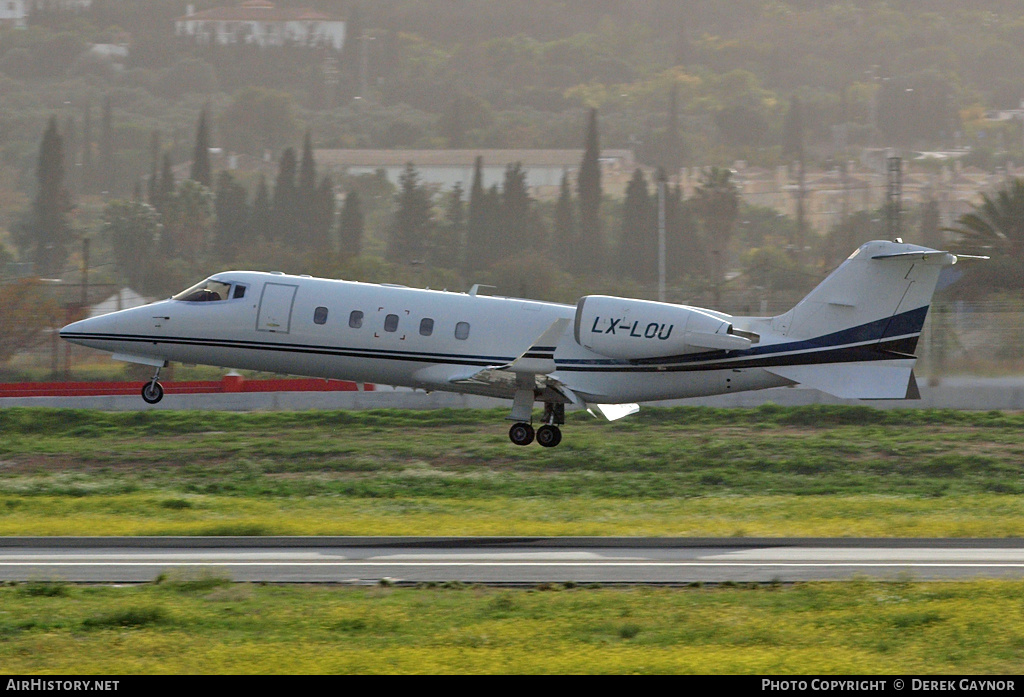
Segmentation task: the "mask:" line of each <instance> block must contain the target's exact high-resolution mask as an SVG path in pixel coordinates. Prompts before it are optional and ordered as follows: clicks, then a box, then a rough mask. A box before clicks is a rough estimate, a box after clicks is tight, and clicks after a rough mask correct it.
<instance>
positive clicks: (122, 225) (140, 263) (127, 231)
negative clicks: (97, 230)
mask: <svg viewBox="0 0 1024 697" xmlns="http://www.w3.org/2000/svg"><path fill="white" fill-rule="evenodd" d="M103 232H104V234H105V235H106V236H107V238H108V239H109V241H110V247H111V249H112V250H113V252H114V263H115V265H116V266H117V269H118V271H119V272H120V274H121V277H122V278H123V279H124V280H125V282H127V284H128V286H129V287H130V288H134V289H135V290H137V291H141V292H150V291H151V290H153V288H152V284H151V282H150V280H151V279H152V275H151V274H150V268H149V263H148V260H149V259H151V258H152V256H153V251H154V247H155V245H156V240H157V237H158V236H159V234H160V214H159V213H158V212H157V211H156V209H155V208H153V207H152V206H150V205H149V204H147V203H143V202H142V201H125V200H121V199H115V200H113V201H110V202H109V203H108V204H107V205H106V206H105V207H104V208H103Z"/></svg>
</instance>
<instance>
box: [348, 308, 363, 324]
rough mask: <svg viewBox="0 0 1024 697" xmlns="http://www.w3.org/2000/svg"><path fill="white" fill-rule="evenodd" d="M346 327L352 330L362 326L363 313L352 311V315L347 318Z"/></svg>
mask: <svg viewBox="0 0 1024 697" xmlns="http://www.w3.org/2000/svg"><path fill="white" fill-rule="evenodd" d="M348 326H350V327H352V328H353V329H359V327H361V326H363V313H362V312H361V311H359V310H352V314H350V315H349V316H348Z"/></svg>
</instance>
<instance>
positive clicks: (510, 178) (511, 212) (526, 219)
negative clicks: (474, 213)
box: [496, 162, 534, 259]
mask: <svg viewBox="0 0 1024 697" xmlns="http://www.w3.org/2000/svg"><path fill="white" fill-rule="evenodd" d="M531 203H532V201H531V199H530V193H529V191H527V188H526V171H525V170H524V169H523V165H522V163H520V162H516V163H513V164H510V165H508V166H507V167H505V179H504V182H503V184H502V189H501V218H500V220H501V235H500V237H499V239H498V240H497V243H498V244H497V252H496V256H497V258H499V259H502V258H504V257H508V256H516V255H521V254H523V253H524V252H525V251H526V250H527V249H529V248H531V247H532V246H534V245H533V242H534V240H533V239H532V238H533V235H532V234H531V233H532V230H531V224H532V222H533V221H532V220H531V216H530V204H531Z"/></svg>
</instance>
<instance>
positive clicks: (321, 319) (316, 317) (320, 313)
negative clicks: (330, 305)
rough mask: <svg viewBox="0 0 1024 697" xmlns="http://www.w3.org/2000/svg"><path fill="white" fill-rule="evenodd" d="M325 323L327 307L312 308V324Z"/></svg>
mask: <svg viewBox="0 0 1024 697" xmlns="http://www.w3.org/2000/svg"><path fill="white" fill-rule="evenodd" d="M326 323H327V308H326V307H318V308H316V309H315V310H313V324H326Z"/></svg>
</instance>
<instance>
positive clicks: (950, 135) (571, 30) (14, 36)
mask: <svg viewBox="0 0 1024 697" xmlns="http://www.w3.org/2000/svg"><path fill="white" fill-rule="evenodd" d="M191 4H192V5H194V6H195V9H196V10H203V9H208V8H211V7H217V6H223V5H228V4H231V3H230V2H211V1H208V0H202V1H199V2H193V3H191ZM277 4H278V5H280V6H291V7H313V8H315V9H318V10H320V11H323V12H325V13H328V14H332V15H335V16H339V17H340V18H342V19H344V20H346V22H347V33H348V36H347V41H346V43H345V45H344V46H343V47H342V48H341V49H340V50H335V49H333V48H326V47H323V46H305V45H295V44H290V45H284V46H266V47H260V46H256V45H248V44H244V43H243V44H235V45H218V44H216V43H215V42H213V43H202V42H196V41H194V40H191V39H189V38H187V37H177V36H175V35H174V19H175V18H177V17H180V16H181V15H183V14H184V13H185V7H186V3H184V2H181V1H180V0H132V1H129V0H93V2H92V3H91V5H90V6H89V7H88V8H86V9H84V10H78V11H69V10H61V9H58V8H57V7H56V6H53V7H49V8H48V9H44V10H42V11H36V12H34V13H33V14H32V15H31V16H30V17H29V21H28V26H27V27H26V28H23V29H15V28H2V29H0V126H2V127H0V201H2V202H3V204H4V205H3V207H2V208H0V227H2V228H3V230H4V231H5V233H6V234H2V235H0V242H2V243H3V248H2V253H0V256H2V258H3V260H5V261H7V262H20V263H19V264H15V265H13V266H12V265H11V264H8V266H9V267H10V268H12V269H16V271H12V272H9V273H8V274H7V276H8V277H17V276H24V275H27V274H28V275H31V274H32V273H34V274H38V275H52V276H55V277H58V276H62V275H63V276H66V277H68V278H72V279H73V278H75V277H76V274H78V273H81V271H80V269H81V268H82V262H83V259H82V258H81V254H82V251H80V250H81V249H82V245H81V243H80V240H82V239H91V240H93V241H94V242H95V244H93V245H92V251H91V259H90V263H91V265H92V266H94V267H95V269H96V270H95V271H94V272H93V275H92V280H93V281H94V282H106V283H116V284H131V285H132V286H134V287H137V288H138V289H139V290H142V291H144V292H147V293H151V294H167V293H169V292H172V291H174V290H178V289H180V287H183V286H184V285H187V284H188V283H190V282H192V281H194V280H195V278H196V277H198V276H201V275H203V274H205V273H209V272H212V271H215V270H217V269H220V268H223V267H224V266H225V265H232V266H241V265H246V266H249V267H252V268H273V269H282V270H288V271H296V272H307V273H318V274H325V275H343V276H345V277H347V278H359V279H365V280H375V281H383V280H387V281H394V282H407V283H416V284H421V285H437V286H452V287H466V286H468V285H469V283H471V282H490V283H494V284H496V285H499V286H500V287H501V291H502V292H508V293H514V294H518V293H525V294H532V295H534V296H536V297H545V298H550V299H559V300H565V301H572V300H574V299H575V296H576V295H577V294H578V293H579V291H580V290H581V289H583V288H586V289H587V290H590V291H597V290H604V291H608V292H620V293H623V294H634V295H639V296H645V297H652V296H653V293H654V292H655V291H654V282H655V280H656V279H655V277H654V276H653V275H652V274H653V270H652V265H653V259H654V255H656V226H657V225H658V221H659V207H658V206H659V201H658V195H657V191H658V188H659V187H658V183H659V182H662V183H663V186H662V187H661V190H662V191H663V198H662V201H661V206H662V208H661V209H660V212H661V219H663V220H664V225H665V234H666V246H667V254H668V264H667V266H668V270H669V276H670V282H671V284H672V288H673V293H674V295H673V298H672V299H676V300H690V301H701V300H703V301H706V302H710V301H711V300H712V299H716V298H720V297H721V295H722V293H723V292H725V293H728V292H730V291H733V290H737V291H743V290H744V289H748V290H750V293H748V295H750V297H753V295H752V294H755V290H754V289H759V290H757V291H756V292H758V293H762V294H763V293H764V292H782V293H784V292H787V291H793V292H797V291H799V290H800V288H802V287H806V286H807V285H809V284H810V283H812V282H813V281H814V280H815V279H816V278H818V277H819V276H820V274H821V273H822V272H823V271H824V269H825V268H827V266H828V265H829V264H830V263H833V262H834V261H835V259H836V258H837V257H838V258H841V256H842V255H844V254H845V253H848V251H849V250H848V247H849V246H850V245H851V244H855V243H857V242H859V241H862V240H864V239H869V238H871V237H873V236H878V234H880V233H881V234H884V230H880V229H879V227H878V225H877V220H878V219H880V218H882V217H884V211H883V212H880V213H878V214H875V215H870V214H869V215H866V216H861V217H860V218H858V217H857V216H854V215H851V216H850V217H849V218H848V219H847V220H843V221H842V224H841V225H838V226H836V228H835V229H834V230H818V231H816V232H817V233H818V234H817V235H809V236H807V238H806V239H803V238H802V235H803V234H804V224H803V222H802V221H794V220H793V219H790V218H788V217H781V216H778V215H776V214H775V213H773V212H770V211H766V210H762V209H759V208H758V207H757V206H753V205H751V204H749V203H743V202H741V201H739V200H738V199H737V191H736V189H735V186H734V183H733V182H732V181H731V180H730V172H729V169H728V168H729V167H730V166H731V164H732V163H733V162H735V161H737V160H743V161H745V162H747V163H750V164H751V165H757V166H761V167H766V168H771V167H779V166H792V163H793V162H794V161H797V162H799V163H800V166H801V167H803V166H804V165H805V164H806V166H816V167H819V168H827V167H831V166H832V164H834V163H837V162H843V161H845V160H847V159H853V158H856V157H857V156H858V154H859V152H860V151H861V150H862V149H864V148H887V147H889V148H896V149H898V151H899V152H902V153H906V154H908V155H909V154H912V153H913V152H915V151H919V150H948V149H952V148H960V149H968V148H969V151H970V154H968V155H967V156H966V157H965V158H964V160H963V161H964V162H965V163H966V164H973V165H977V166H980V167H983V168H988V169H992V168H995V167H997V166H1000V165H1004V164H1006V163H1007V162H1012V161H1014V160H1015V161H1017V162H1021V161H1024V121H1022V120H1014V119H1008V120H993V119H990V118H986V113H988V112H990V111H991V110H994V109H1010V108H1015V107H1018V106H1019V104H1020V102H1021V99H1022V98H1024V85H1022V84H1021V83H1020V78H1019V76H1020V75H1021V74H1024V71H1022V68H1024V7H1021V6H1020V4H1019V3H1018V2H1011V1H1010V0H991V1H982V2H977V3H965V2H962V1H955V0H932V1H930V2H928V3H921V2H916V1H913V0H890V1H889V2H885V3H860V2H852V1H851V0H848V1H846V2H826V3H822V2H811V1H809V0H789V1H788V2H787V1H778V0H736V1H735V2H730V3H721V2H712V1H711V0H693V1H692V2H686V3H680V2H676V1H674V0H627V1H622V0H617V1H614V2H613V1H611V0H593V1H591V2H586V3H565V2H561V1H556V0H520V1H518V2H515V3H497V2H492V1H489V0H378V1H376V2H360V1H358V0H349V1H348V2H327V1H321V2H318V1H317V0H301V1H296V2H291V1H290V0H279V1H278V3H277ZM115 49H116V50H115ZM122 54H123V55H122ZM598 143H599V146H598ZM597 147H600V148H629V149H632V150H633V151H635V153H636V157H637V160H638V162H639V164H640V165H642V168H640V169H637V170H636V171H635V172H632V173H627V174H628V175H630V176H631V179H630V182H629V185H628V187H627V188H626V190H625V195H624V197H622V198H616V197H611V196H609V195H608V193H607V191H605V190H604V189H603V187H602V182H601V177H600V170H599V168H597V167H596V165H595V162H596V148H597ZM315 148H379V149H399V148H400V149H406V148H424V149H443V148H470V149H473V148H481V149H482V148H578V149H583V150H585V151H586V156H585V157H584V158H583V159H582V160H581V162H580V168H579V171H578V177H576V178H574V179H573V180H572V181H569V180H566V181H563V183H562V187H561V190H560V194H559V195H558V197H557V200H554V199H552V200H535V199H534V198H532V196H531V193H530V192H529V191H528V190H527V189H525V188H524V186H523V172H522V171H521V164H520V163H516V162H508V163H498V164H501V165H503V166H506V167H507V171H506V176H505V179H504V182H503V183H502V185H500V186H493V187H491V188H489V189H485V188H484V187H483V186H482V185H481V184H480V182H478V181H468V182H464V183H463V184H462V186H461V188H460V189H459V191H458V193H457V194H455V195H453V194H452V192H450V191H437V190H436V189H434V188H431V187H430V186H428V185H426V184H424V183H423V182H422V180H421V179H420V177H419V174H418V171H417V168H416V163H415V162H411V163H409V166H408V168H407V171H406V173H405V175H404V176H403V178H402V180H401V182H400V184H399V186H398V187H395V186H393V185H391V184H390V183H389V182H387V181H386V180H385V179H383V178H382V177H381V176H379V175H361V176H351V175H348V174H346V173H344V172H328V171H321V170H319V169H318V166H317V163H316V162H315V158H314V157H313V150H314V149H315ZM211 153H215V154H217V157H215V158H213V159H208V158H209V157H210V154H211ZM830 163H832V164H830ZM492 164H493V163H492ZM681 167H687V168H695V169H693V171H694V172H696V173H697V174H698V178H699V181H700V183H699V186H698V188H697V189H696V191H695V192H694V193H693V195H688V194H686V193H685V192H683V191H682V190H681V189H680V188H679V186H678V183H677V182H676V181H675V176H674V173H676V172H678V171H679V168H681ZM927 220H929V218H928V217H927V214H926V212H925V211H924V210H922V211H916V210H914V211H907V212H906V220H905V227H906V229H917V228H919V227H920V226H921V225H931V226H932V227H933V228H934V227H935V223H934V222H932V223H927ZM44 234H46V235H52V238H51V239H50V240H49V241H47V240H46V239H42V238H41V237H40V235H44ZM922 234H923V233H922ZM795 240H796V241H797V244H796V245H795V246H794V241H795ZM795 247H799V248H800V253H798V254H796V253H793V249H794V248H795ZM27 268H30V270H29V271H26V269H27ZM765 289H767V291H766V290H765ZM742 302H744V303H747V304H749V303H750V302H751V301H750V300H744V301H742ZM741 309H742V308H741Z"/></svg>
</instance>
